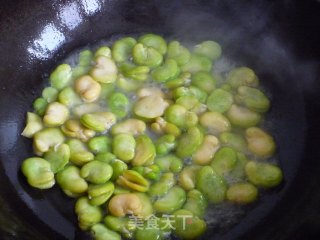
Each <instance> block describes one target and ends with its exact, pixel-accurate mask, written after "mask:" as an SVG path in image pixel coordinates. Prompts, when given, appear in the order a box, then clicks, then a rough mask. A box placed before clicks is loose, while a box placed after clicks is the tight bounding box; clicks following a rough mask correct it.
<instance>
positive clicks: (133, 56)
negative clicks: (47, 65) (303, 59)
mask: <svg viewBox="0 0 320 240" xmlns="http://www.w3.org/2000/svg"><path fill="white" fill-rule="evenodd" d="M220 56H221V47H220V46H219V44H217V43H216V42H214V41H204V42H202V43H200V44H198V45H195V46H194V47H193V48H186V47H185V46H183V45H182V44H181V43H180V42H178V41H171V42H166V41H165V40H164V39H163V38H162V37H161V36H158V35H155V34H146V35H143V36H141V37H139V38H137V39H135V38H133V37H124V38H121V39H118V40H116V41H115V42H114V43H113V44H112V45H111V46H110V48H109V47H108V46H100V47H99V48H98V49H97V50H95V51H91V50H84V51H82V52H80V53H79V56H78V61H77V64H76V65H74V66H70V65H68V64H61V65H59V66H58V67H57V68H56V69H55V70H54V71H53V72H52V73H51V75H50V77H49V80H50V86H48V87H46V88H44V89H43V91H42V96H41V97H39V98H37V99H36V100H35V101H34V103H33V108H34V111H33V112H28V113H27V121H26V127H25V129H24V131H23V133H22V135H23V136H25V137H28V138H32V139H33V148H34V153H35V155H37V156H36V157H31V158H28V159H25V160H24V161H23V163H22V167H21V168H22V172H23V174H24V175H25V177H26V179H27V181H28V183H29V184H30V185H31V186H33V187H35V188H39V189H48V188H51V187H52V186H54V185H55V184H56V183H57V184H58V185H59V187H60V188H61V190H62V191H63V192H64V193H65V194H66V195H67V196H69V197H72V198H77V200H76V203H75V212H76V214H77V216H78V222H79V227H80V228H81V229H82V230H88V231H89V230H90V231H91V232H92V234H93V236H94V238H95V239H107V240H118V239H121V236H122V237H124V238H134V239H137V240H153V239H154V240H156V239H164V238H166V237H168V236H169V235H170V234H174V235H176V236H178V237H180V238H181V239H195V238H198V237H200V236H201V235H202V234H203V233H204V232H205V230H206V225H207V224H206V221H205V220H204V218H205V214H206V211H207V210H206V209H207V208H208V207H210V205H214V204H219V203H222V202H226V201H228V202H231V203H234V204H249V203H252V202H254V201H256V200H257V199H258V195H259V191H258V190H259V189H260V188H270V187H275V186H277V185H278V184H279V183H280V182H281V181H282V171H281V169H280V168H279V167H278V166H277V165H276V164H272V163H270V161H269V159H270V157H271V156H273V154H274V152H275V148H276V146H275V142H274V139H273V137H272V136H271V135H270V134H269V133H267V132H266V131H265V130H263V129H262V128H261V122H262V121H263V114H264V113H265V112H267V111H268V110H269V108H270V101H269V99H268V97H267V96H266V95H265V94H264V93H263V92H262V91H261V90H260V89H259V80H258V77H257V76H256V74H255V73H254V71H253V70H251V69H250V68H247V67H238V68H234V69H232V70H231V71H229V72H227V73H225V74H220V75H217V74H215V73H214V72H213V64H214V63H215V61H216V60H217V59H218V58H219V57H220ZM133 220H135V221H133ZM169 220H170V221H169ZM151 225H152V226H151Z"/></svg>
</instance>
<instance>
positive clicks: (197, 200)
mask: <svg viewBox="0 0 320 240" xmlns="http://www.w3.org/2000/svg"><path fill="white" fill-rule="evenodd" d="M207 206H208V203H207V200H206V198H205V197H204V195H203V194H202V193H201V192H200V191H199V190H197V189H193V190H191V191H189V192H188V194H187V201H186V203H185V204H184V205H183V207H182V208H183V209H186V210H189V211H190V212H192V213H193V214H194V215H195V216H197V217H199V218H203V217H204V215H205V212H206V209H207Z"/></svg>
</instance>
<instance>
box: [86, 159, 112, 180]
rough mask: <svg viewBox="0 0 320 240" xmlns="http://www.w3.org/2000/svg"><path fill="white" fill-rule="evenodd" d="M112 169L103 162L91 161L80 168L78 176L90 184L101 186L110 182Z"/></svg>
mask: <svg viewBox="0 0 320 240" xmlns="http://www.w3.org/2000/svg"><path fill="white" fill-rule="evenodd" d="M112 174H113V169H112V167H111V166H110V165H109V164H108V163H105V162H101V161H97V160H93V161H90V162H89V163H86V164H85V165H83V166H82V168H81V171H80V176H81V177H82V178H84V179H85V180H87V181H88V182H90V183H94V184H102V183H106V182H107V181H109V180H110V178H111V177H112Z"/></svg>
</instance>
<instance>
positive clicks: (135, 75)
mask: <svg viewBox="0 0 320 240" xmlns="http://www.w3.org/2000/svg"><path fill="white" fill-rule="evenodd" d="M119 69H120V72H121V73H122V74H123V76H125V77H127V78H130V79H133V80H136V81H139V82H144V81H146V80H148V78H149V72H150V68H149V67H147V66H136V65H134V64H131V63H128V62H125V63H122V64H121V65H120V67H119ZM136 81H135V82H136Z"/></svg>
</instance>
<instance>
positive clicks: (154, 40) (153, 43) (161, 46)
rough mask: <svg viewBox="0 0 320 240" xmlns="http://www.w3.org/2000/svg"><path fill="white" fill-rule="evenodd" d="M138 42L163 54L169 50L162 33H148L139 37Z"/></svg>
mask: <svg viewBox="0 0 320 240" xmlns="http://www.w3.org/2000/svg"><path fill="white" fill-rule="evenodd" d="M138 42H139V43H142V44H143V45H144V46H147V47H152V48H154V49H156V50H157V51H158V52H159V53H160V54H162V55H164V54H165V53H166V52H167V43H166V40H164V39H163V37H161V36H160V35H156V34H152V33H148V34H145V35H143V36H141V37H140V38H139V39H138Z"/></svg>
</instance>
